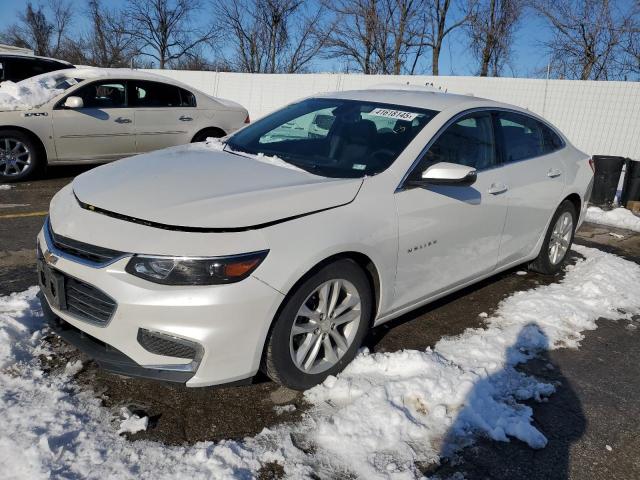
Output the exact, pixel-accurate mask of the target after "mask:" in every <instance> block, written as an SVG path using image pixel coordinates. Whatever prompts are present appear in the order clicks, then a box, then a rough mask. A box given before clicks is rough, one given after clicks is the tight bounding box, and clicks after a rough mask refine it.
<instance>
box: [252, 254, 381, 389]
mask: <svg viewBox="0 0 640 480" xmlns="http://www.w3.org/2000/svg"><path fill="white" fill-rule="evenodd" d="M372 311H373V310H372V295H371V287H370V285H369V281H368V279H367V276H366V275H365V273H364V272H363V271H362V269H361V268H360V267H359V266H358V265H357V264H356V263H355V262H353V261H351V260H346V259H345V260H339V261H337V262H335V263H332V264H330V265H327V266H326V267H324V268H322V269H321V270H319V271H318V272H316V273H315V274H314V275H312V276H311V277H310V278H308V279H307V280H306V281H304V282H303V283H302V284H301V285H300V286H299V287H298V288H297V289H296V290H295V292H294V293H293V295H291V297H290V298H289V299H288V300H287V301H286V304H285V305H284V307H283V308H282V310H281V312H280V314H279V315H278V317H277V318H276V320H275V323H274V326H273V329H272V330H271V333H270V336H269V339H268V340H267V347H266V351H265V356H264V360H263V370H264V371H265V372H266V373H267V375H269V377H271V379H273V380H274V381H276V382H278V383H280V384H282V385H284V386H286V387H289V388H293V389H296V390H304V389H307V388H310V387H312V386H314V385H317V384H318V383H321V382H322V381H323V380H324V379H325V378H327V377H328V376H329V375H335V374H337V373H338V372H340V371H342V369H344V367H345V366H346V365H348V364H349V362H350V361H351V360H353V358H354V357H355V355H356V353H357V350H358V348H359V347H360V345H361V344H362V340H363V339H364V337H365V335H366V334H367V331H368V329H369V327H370V325H371V316H372Z"/></svg>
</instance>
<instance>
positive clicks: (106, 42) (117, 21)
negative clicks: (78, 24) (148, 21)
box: [78, 0, 139, 68]
mask: <svg viewBox="0 0 640 480" xmlns="http://www.w3.org/2000/svg"><path fill="white" fill-rule="evenodd" d="M87 13H88V15H89V18H90V20H91V27H90V30H89V33H88V35H87V36H86V38H85V40H84V42H83V43H85V44H86V46H85V49H86V54H85V57H86V62H85V63H88V64H90V65H95V66H99V67H108V68H112V67H128V66H130V65H131V61H132V59H133V58H134V57H135V55H136V54H137V52H138V50H139V48H138V45H137V44H138V43H139V40H138V39H137V37H135V36H133V35H130V34H129V33H128V32H127V28H126V24H125V21H124V20H123V18H124V17H123V15H122V12H118V11H115V10H109V9H107V8H106V7H105V6H104V5H103V4H101V3H100V0H89V4H88V11H87ZM78 63H79V62H78Z"/></svg>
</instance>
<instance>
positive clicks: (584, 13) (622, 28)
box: [534, 0, 634, 80]
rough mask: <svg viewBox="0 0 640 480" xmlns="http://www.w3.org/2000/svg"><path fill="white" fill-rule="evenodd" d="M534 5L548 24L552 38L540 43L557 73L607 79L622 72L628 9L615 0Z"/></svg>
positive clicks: (538, 0)
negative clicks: (622, 7)
mask: <svg viewBox="0 0 640 480" xmlns="http://www.w3.org/2000/svg"><path fill="white" fill-rule="evenodd" d="M534 7H535V9H536V10H537V11H538V12H539V13H540V15H542V17H543V18H545V19H546V20H547V22H548V23H549V25H550V26H551V29H552V38H551V39H550V40H549V41H547V42H545V43H544V45H545V46H546V47H547V49H548V50H549V53H550V55H551V65H552V67H553V68H554V70H555V73H556V74H557V75H559V76H561V77H565V78H577V79H580V80H607V79H610V78H618V77H620V76H621V75H622V74H623V71H624V68H622V67H621V65H622V64H623V63H624V61H623V60H622V59H621V55H623V51H624V49H623V42H624V39H625V36H626V35H628V34H629V33H630V29H631V28H632V25H631V23H630V21H631V16H630V14H629V12H622V11H620V10H619V6H618V4H616V2H615V1H610V0H563V1H561V2H560V1H556V0H534ZM628 38H629V40H631V41H633V39H634V36H633V35H630V36H629V37H628Z"/></svg>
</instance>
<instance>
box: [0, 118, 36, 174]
mask: <svg viewBox="0 0 640 480" xmlns="http://www.w3.org/2000/svg"><path fill="white" fill-rule="evenodd" d="M40 167H41V158H40V152H39V151H38V148H37V147H36V144H35V142H34V141H33V140H32V139H31V138H30V137H29V135H26V134H24V133H23V132H21V131H19V130H0V182H17V181H20V180H26V179H28V178H30V177H32V176H33V175H34V174H35V173H36V172H37V171H38V169H40Z"/></svg>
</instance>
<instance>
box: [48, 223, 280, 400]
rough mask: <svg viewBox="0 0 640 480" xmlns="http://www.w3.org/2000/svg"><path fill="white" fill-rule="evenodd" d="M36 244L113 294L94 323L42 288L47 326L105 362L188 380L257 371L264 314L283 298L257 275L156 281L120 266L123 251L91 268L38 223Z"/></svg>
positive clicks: (134, 372)
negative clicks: (158, 342)
mask: <svg viewBox="0 0 640 480" xmlns="http://www.w3.org/2000/svg"><path fill="white" fill-rule="evenodd" d="M38 245H39V247H40V249H41V251H42V252H43V253H44V257H45V259H47V260H46V261H47V263H48V264H49V267H50V268H52V269H53V270H57V271H59V272H61V273H63V274H64V275H65V276H67V277H72V278H74V279H78V280H79V281H82V282H85V283H87V284H90V285H92V286H94V287H95V288H97V289H99V290H101V291H102V292H104V293H105V294H106V295H108V296H109V297H111V298H113V299H114V300H115V301H116V302H117V307H116V309H115V312H114V313H113V315H112V316H111V318H110V319H109V321H108V322H107V323H106V324H105V325H98V324H95V323H91V322H87V321H86V319H81V318H79V317H78V316H77V315H74V314H73V313H72V312H71V311H70V310H68V309H65V308H59V307H60V306H59V305H53V304H52V302H51V301H49V300H48V299H47V298H45V296H44V295H42V303H43V309H44V310H45V313H47V314H48V317H49V318H52V319H53V320H54V321H53V323H52V328H53V329H54V331H56V333H58V334H59V335H60V336H61V337H62V338H63V339H65V340H66V341H68V342H69V343H72V344H73V345H75V346H76V347H77V348H78V349H79V350H81V351H83V352H84V353H86V354H88V355H89V356H90V357H93V358H94V359H95V360H96V361H97V363H98V364H100V365H101V366H103V367H104V368H105V369H107V370H110V371H112V372H115V373H118V374H122V375H128V376H137V377H145V378H154V379H159V380H168V381H173V382H180V383H186V385H187V386H188V387H197V386H207V385H218V384H227V383H237V382H242V381H243V380H246V379H249V378H251V377H252V376H253V375H255V374H256V372H257V371H258V368H259V365H260V359H261V356H262V349H263V346H264V341H265V338H266V335H267V332H268V329H269V326H270V324H271V320H272V319H273V317H274V315H275V313H276V311H277V308H278V307H279V305H280V303H281V301H282V299H283V295H282V294H281V293H280V292H278V291H277V290H275V289H273V288H271V287H270V286H268V285H266V284H265V283H263V282H261V281H260V280H258V279H256V278H254V277H249V278H247V279H245V280H243V281H241V282H238V283H235V284H227V285H214V286H196V287H182V286H180V287H177V286H176V287H174V286H166V285H158V284H154V283H151V282H148V281H145V280H142V279H140V278H137V277H134V276H132V275H130V274H128V273H126V272H125V266H126V264H127V262H128V260H129V257H125V258H121V259H119V260H117V261H115V262H114V263H111V264H109V265H107V266H104V267H100V268H98V267H96V266H91V265H87V264H83V263H80V262H77V261H74V260H72V259H71V258H68V257H64V256H61V255H56V252H55V248H50V247H52V246H50V245H49V244H48V243H47V240H46V238H45V235H44V232H43V231H41V232H40V234H39V235H38ZM51 253H52V254H53V255H51ZM52 263H53V265H52ZM56 318H58V319H60V320H62V321H59V320H56ZM141 330H143V331H148V332H154V333H157V334H160V335H167V336H171V337H172V338H177V339H184V340H185V341H186V342H189V343H190V344H195V345H198V346H199V352H198V356H197V359H195V360H194V359H188V358H177V357H173V356H166V355H159V354H157V353H152V352H151V351H149V350H148V349H146V348H145V347H143V346H142V345H141V343H140V341H139V340H138V337H139V333H140V331H141Z"/></svg>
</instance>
